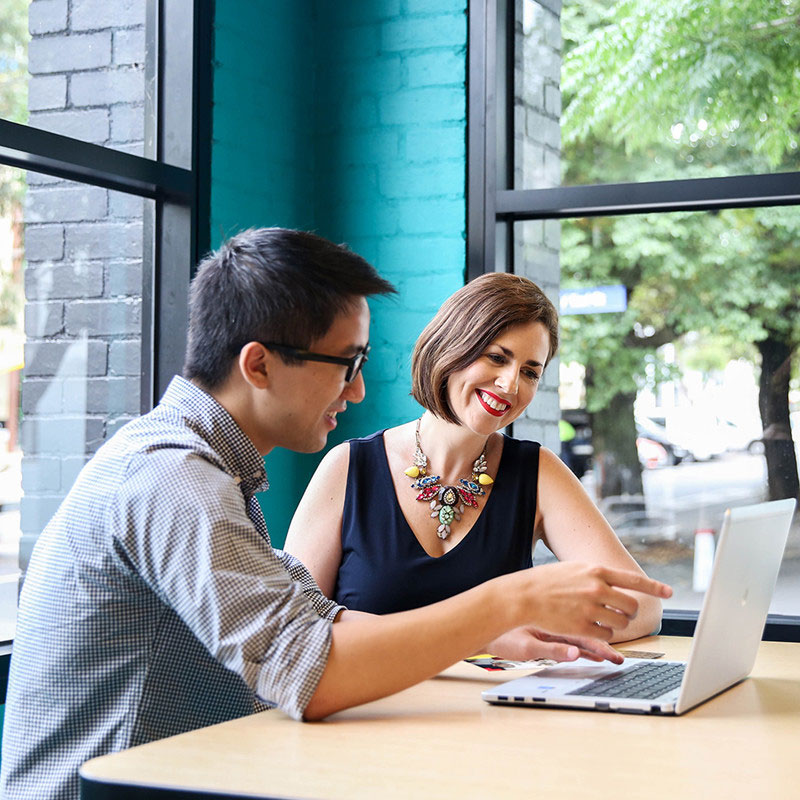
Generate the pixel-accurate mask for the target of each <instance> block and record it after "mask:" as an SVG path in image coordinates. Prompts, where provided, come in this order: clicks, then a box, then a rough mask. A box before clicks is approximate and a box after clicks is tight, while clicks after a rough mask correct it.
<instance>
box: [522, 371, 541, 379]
mask: <svg viewBox="0 0 800 800" xmlns="http://www.w3.org/2000/svg"><path fill="white" fill-rule="evenodd" d="M522 374H523V375H524V376H525V377H526V378H527V379H528V380H529V381H538V380H539V375H537V374H536V373H535V372H533V371H532V370H529V371H525V372H523V373H522Z"/></svg>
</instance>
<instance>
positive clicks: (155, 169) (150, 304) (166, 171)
mask: <svg viewBox="0 0 800 800" xmlns="http://www.w3.org/2000/svg"><path fill="white" fill-rule="evenodd" d="M187 13H190V14H191V20H187ZM212 31H213V4H212V3H207V2H203V0H194V2H193V3H192V4H191V5H190V6H189V8H188V9H187V5H186V3H182V2H177V1H176V0H147V7H146V51H147V60H146V61H147V65H146V71H145V96H146V99H147V100H146V103H145V155H144V156H137V155H132V154H129V153H123V152H120V151H117V150H113V149H111V148H108V147H103V146H101V145H96V144H90V143H88V142H83V141H80V140H77V139H73V138H71V137H69V136H63V135H60V134H55V133H50V132H48V131H43V130H39V129H38V128H35V127H32V126H30V125H22V124H18V123H14V122H9V121H8V120H4V119H0V164H4V165H6V166H9V167H17V168H20V169H24V170H30V171H34V172H40V173H43V174H45V175H52V176H56V177H59V178H65V179H68V180H71V181H75V182H77V183H83V184H88V185H92V186H100V187H102V188H105V189H112V190H114V191H119V192H124V193H127V194H130V195H134V196H137V197H141V198H147V199H152V200H154V203H153V204H152V208H153V210H152V212H151V213H146V215H145V220H144V248H143V256H144V259H145V263H144V281H143V284H144V285H143V287H142V308H143V311H142V364H141V370H142V391H141V408H140V410H141V412H142V413H145V412H147V411H149V410H150V409H151V408H152V407H153V406H154V405H155V404H156V403H157V402H158V399H159V397H160V396H161V394H162V393H163V391H164V390H165V389H166V386H167V384H168V383H169V380H170V378H171V377H172V376H173V375H174V374H176V373H180V371H181V368H182V366H183V350H182V348H181V347H176V342H177V343H182V342H183V341H184V340H185V338H186V321H187V298H188V288H189V281H190V279H191V276H192V274H193V270H194V268H195V265H196V263H197V260H198V255H199V254H201V253H204V252H205V251H206V250H207V249H208V247H209V207H210V173H211V114H212V110H211V96H212V69H213V65H212V59H211V50H212ZM187 86H190V87H191V92H189V93H186V91H185V90H186V87H187Z"/></svg>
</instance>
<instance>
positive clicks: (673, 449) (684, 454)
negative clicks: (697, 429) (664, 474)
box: [635, 414, 691, 467]
mask: <svg viewBox="0 0 800 800" xmlns="http://www.w3.org/2000/svg"><path fill="white" fill-rule="evenodd" d="M635 421H636V433H637V436H638V438H637V440H636V446H637V449H639V439H646V440H648V441H649V442H655V443H657V444H659V445H661V447H662V448H663V449H664V463H659V464H657V465H656V466H666V467H672V466H675V465H676V464H680V463H681V461H684V460H685V459H689V458H691V454H690V452H689V451H688V450H687V449H686V448H685V447H682V446H681V445H679V444H677V443H676V442H674V441H672V439H670V437H669V436H667V430H666V428H665V427H664V426H663V425H661V424H660V423H658V422H656V421H655V420H654V419H651V418H650V417H647V416H645V415H644V414H636V416H635ZM644 447H645V448H648V447H649V446H648V445H647V444H645V445H644ZM649 450H650V451H652V450H653V448H649ZM639 460H640V461H642V453H641V452H640V453H639ZM642 463H644V462H642Z"/></svg>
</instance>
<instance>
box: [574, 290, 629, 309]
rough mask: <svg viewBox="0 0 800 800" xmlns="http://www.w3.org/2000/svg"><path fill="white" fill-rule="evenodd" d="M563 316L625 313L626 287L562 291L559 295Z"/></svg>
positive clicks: (626, 305)
mask: <svg viewBox="0 0 800 800" xmlns="http://www.w3.org/2000/svg"><path fill="white" fill-rule="evenodd" d="M559 306H560V310H561V314H563V315H566V314H607V313H609V312H612V311H624V310H625V309H626V308H627V307H628V294H627V292H626V291H625V287H624V286H595V287H593V288H591V289H562V290H561V292H560V293H559Z"/></svg>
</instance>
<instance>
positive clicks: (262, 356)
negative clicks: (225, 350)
mask: <svg viewBox="0 0 800 800" xmlns="http://www.w3.org/2000/svg"><path fill="white" fill-rule="evenodd" d="M273 359H274V356H273V354H272V353H271V352H270V351H269V350H267V348H266V347H264V345H261V344H259V343H258V342H248V343H247V344H246V345H245V346H244V347H243V348H242V349H241V350H240V351H239V359H238V362H237V364H238V367H239V372H240V373H241V375H242V377H243V378H244V379H245V380H246V381H247V383H249V384H250V385H251V386H252V387H253V388H255V389H265V388H266V387H267V385H268V383H269V379H270V377H271V372H272V364H273Z"/></svg>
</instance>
